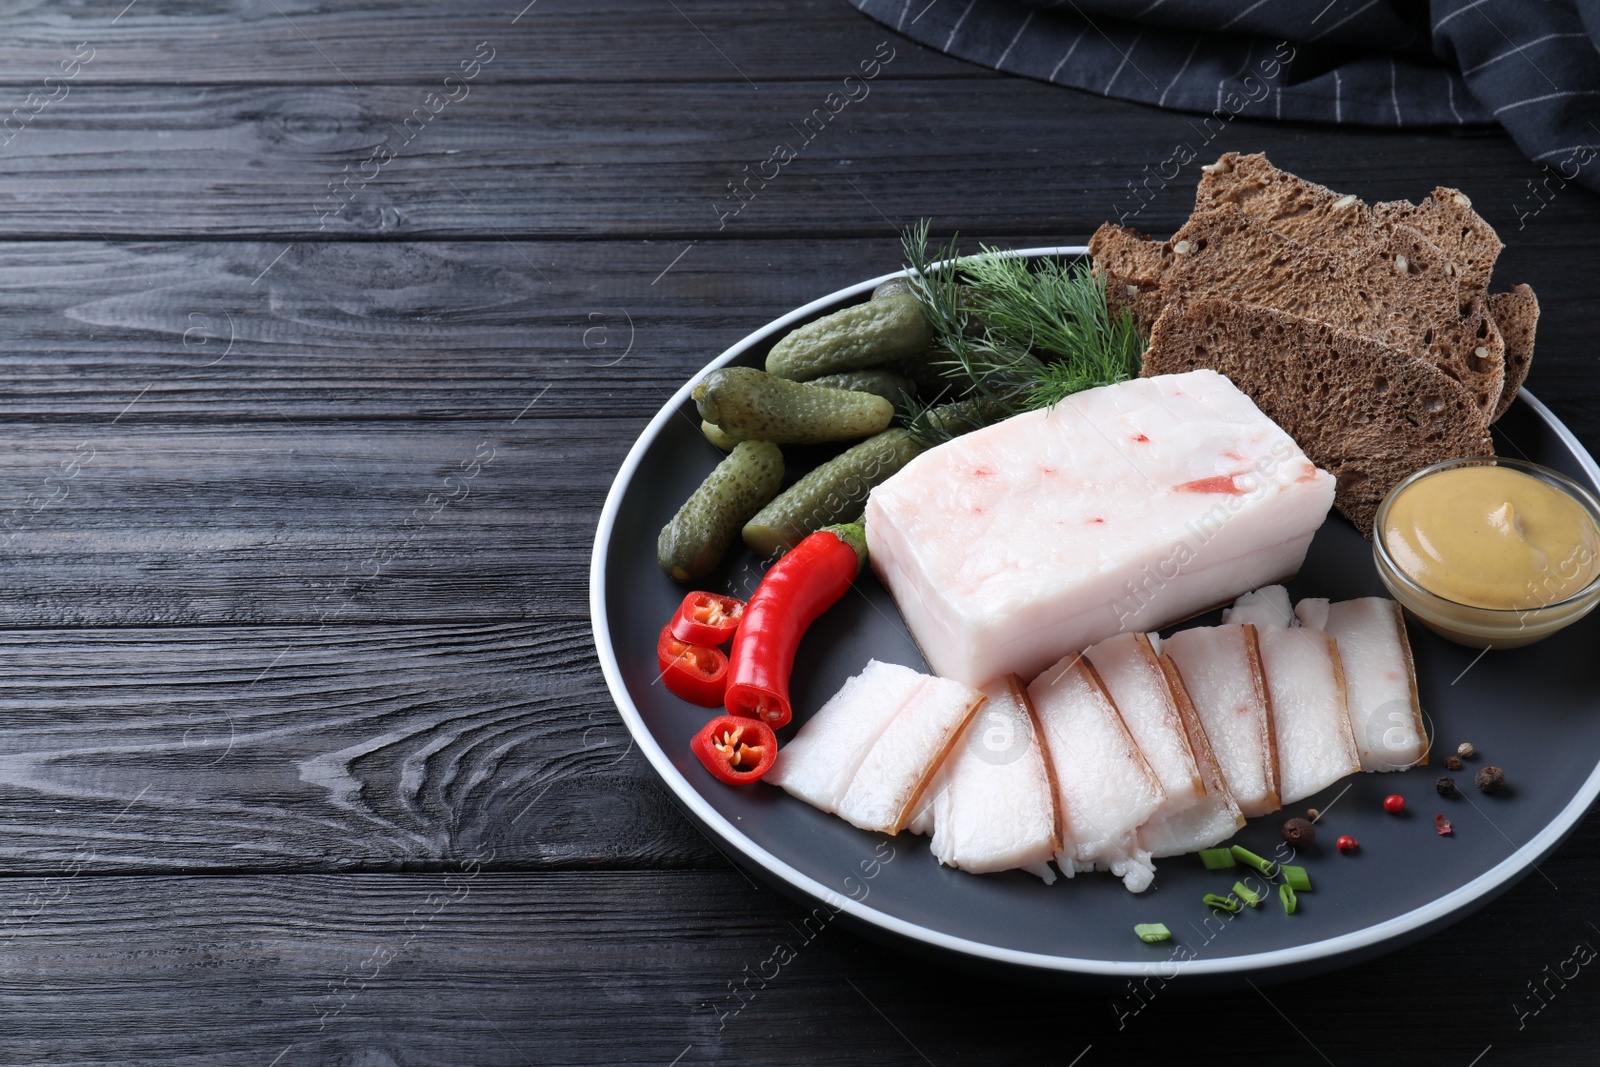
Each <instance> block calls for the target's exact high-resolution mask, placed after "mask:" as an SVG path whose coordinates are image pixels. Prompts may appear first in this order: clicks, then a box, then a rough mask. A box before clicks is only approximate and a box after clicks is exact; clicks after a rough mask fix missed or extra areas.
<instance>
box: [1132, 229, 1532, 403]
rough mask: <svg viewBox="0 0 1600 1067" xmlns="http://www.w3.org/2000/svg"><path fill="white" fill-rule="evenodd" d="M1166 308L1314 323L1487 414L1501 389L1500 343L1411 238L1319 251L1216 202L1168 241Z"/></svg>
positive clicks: (1397, 233)
mask: <svg viewBox="0 0 1600 1067" xmlns="http://www.w3.org/2000/svg"><path fill="white" fill-rule="evenodd" d="M1169 244H1170V245H1171V247H1172V251H1173V253H1174V255H1173V257H1172V262H1171V265H1170V266H1169V267H1168V268H1167V270H1166V271H1165V273H1164V274H1163V275H1162V277H1161V285H1160V291H1161V295H1162V298H1163V300H1164V302H1165V303H1167V304H1179V305H1183V304H1190V303H1194V302H1197V301H1200V300H1207V299H1225V300H1233V301H1237V302H1238V303H1241V304H1251V305H1255V306H1257V307H1263V308H1274V309H1277V310H1279V311H1285V312H1288V313H1290V314H1293V315H1299V316H1301V317H1303V318H1308V319H1315V320H1318V321H1320V322H1325V323H1327V324H1329V325H1330V326H1333V327H1336V328H1338V329H1342V330H1349V331H1351V332H1353V333H1357V334H1360V335H1361V336H1363V337H1367V338H1370V339H1372V340H1375V341H1381V342H1383V343H1385V344H1388V345H1390V346H1392V347H1394V348H1397V349H1400V350H1401V351H1403V352H1405V353H1407V354H1408V355H1412V356H1416V357H1418V358H1422V359H1427V360H1429V361H1431V362H1432V363H1434V364H1435V365H1436V366H1438V367H1439V369H1440V370H1442V371H1443V372H1444V373H1445V374H1447V375H1449V376H1450V377H1452V378H1454V379H1455V380H1456V381H1458V382H1460V383H1462V384H1463V385H1464V386H1465V387H1466V388H1467V390H1468V392H1469V393H1470V394H1471V395H1472V396H1473V398H1474V399H1475V400H1476V402H1477V404H1478V406H1479V407H1480V408H1481V409H1482V410H1483V411H1484V412H1485V413H1486V414H1487V413H1489V412H1492V411H1493V410H1494V407H1495V405H1496V404H1497V403H1498V402H1499V400H1500V393H1501V389H1502V387H1503V385H1504V383H1505V342H1504V340H1503V339H1502V338H1501V336H1500V332H1499V330H1497V329H1496V328H1495V326H1494V322H1493V321H1492V319H1491V318H1490V315H1489V312H1488V308H1487V306H1486V305H1485V304H1484V303H1483V301H1482V298H1481V297H1474V298H1473V299H1472V300H1470V301H1468V302H1466V304H1465V306H1463V302H1462V298H1461V287H1460V283H1459V282H1458V281H1457V279H1456V278H1455V277H1453V276H1451V275H1447V274H1446V273H1445V272H1444V270H1443V266H1444V264H1443V263H1441V261H1440V256H1439V252H1438V249H1437V248H1436V247H1435V246H1434V245H1432V244H1431V243H1430V242H1428V241H1427V240H1426V239H1425V238H1424V237H1423V236H1422V235H1421V234H1419V233H1418V232H1417V231H1415V230H1413V229H1411V228H1409V227H1406V226H1395V227H1394V228H1393V231H1392V232H1390V233H1387V234H1384V233H1376V232H1375V238H1374V240H1373V242H1372V243H1371V244H1368V245H1361V246H1356V247H1354V248H1351V249H1349V250H1345V251H1327V250H1324V249H1321V248H1315V247H1311V246H1308V245H1304V244H1301V243H1299V242H1298V241H1295V240H1293V239H1292V238H1289V237H1286V236H1284V235H1283V234H1281V233H1279V232H1278V231H1277V230H1275V229H1273V228H1272V227H1270V226H1268V225H1266V224H1265V223H1263V222H1260V221H1258V220H1256V219H1254V218H1252V217H1251V216H1250V215H1248V214H1246V213H1245V212H1244V211H1243V210H1242V209H1241V208H1240V207H1239V206H1238V205H1236V204H1232V203H1222V204H1219V205H1217V206H1215V207H1211V208H1207V209H1206V210H1204V211H1198V212H1196V213H1195V214H1194V215H1193V216H1192V217H1191V218H1190V219H1189V221H1188V222H1187V223H1185V224H1184V226H1183V228H1182V229H1180V230H1179V231H1178V232H1177V233H1176V234H1174V235H1173V238H1172V240H1171V241H1170V242H1169Z"/></svg>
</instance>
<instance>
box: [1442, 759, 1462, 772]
mask: <svg viewBox="0 0 1600 1067" xmlns="http://www.w3.org/2000/svg"><path fill="white" fill-rule="evenodd" d="M1444 767H1445V770H1447V771H1459V770H1460V769H1461V760H1460V759H1458V758H1457V757H1455V756H1451V757H1450V758H1449V759H1447V760H1445V761H1444Z"/></svg>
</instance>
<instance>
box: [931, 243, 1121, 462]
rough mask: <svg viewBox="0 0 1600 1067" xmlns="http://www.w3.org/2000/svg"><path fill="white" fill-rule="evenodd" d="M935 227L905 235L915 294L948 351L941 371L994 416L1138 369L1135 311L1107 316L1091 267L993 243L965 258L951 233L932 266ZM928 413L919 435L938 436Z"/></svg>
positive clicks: (1051, 401)
mask: <svg viewBox="0 0 1600 1067" xmlns="http://www.w3.org/2000/svg"><path fill="white" fill-rule="evenodd" d="M928 231H929V223H928V222H927V221H926V220H924V221H923V222H921V223H919V224H918V225H916V226H914V227H912V228H911V229H909V230H908V231H907V232H906V234H905V237H904V241H903V244H904V247H905V252H906V259H907V261H908V262H907V266H908V268H909V272H910V281H911V288H912V291H913V292H914V293H915V294H916V295H917V297H918V299H919V300H920V301H921V302H922V305H923V309H924V312H925V313H926V314H927V316H928V320H929V322H930V324H931V325H932V326H933V329H934V334H935V338H936V342H937V343H938V344H939V345H940V346H941V347H943V348H944V349H946V350H947V351H948V352H949V354H950V358H949V359H948V360H947V361H945V362H946V367H945V371H944V373H945V374H946V376H947V377H950V378H951V379H952V380H953V381H956V382H958V383H960V384H961V385H962V387H963V391H964V393H969V394H971V395H974V396H977V397H981V398H983V399H984V400H985V401H986V402H987V403H986V405H985V406H986V408H987V410H988V411H990V412H995V411H998V412H1000V414H999V415H998V416H997V417H1003V416H1004V415H1007V414H1015V413H1017V412H1020V411H1027V410H1031V409H1034V408H1041V407H1050V406H1052V405H1054V404H1056V403H1059V402H1060V401H1061V400H1062V399H1063V398H1065V397H1067V396H1070V395H1071V394H1073V393H1075V392H1078V391H1080V390H1083V389H1089V388H1093V387H1095V386H1099V385H1110V384H1113V383H1115V382H1120V381H1125V380H1126V379H1128V378H1131V377H1133V376H1134V375H1136V374H1138V373H1139V366H1140V356H1141V354H1142V353H1143V351H1144V337H1143V335H1142V334H1141V333H1140V330H1139V327H1138V324H1137V322H1136V321H1135V320H1134V318H1133V316H1132V315H1131V314H1129V313H1128V312H1127V311H1120V312H1116V313H1113V312H1112V311H1111V310H1110V308H1109V307H1108V305H1107V303H1106V292H1105V284H1104V281H1103V280H1102V279H1101V278H1099V277H1097V276H1096V274H1095V272H1094V270H1093V268H1092V267H1091V266H1090V264H1089V263H1088V261H1086V260H1080V261H1076V262H1071V263H1062V262H1060V261H1057V260H1052V259H1042V260H1030V259H1028V258H1027V257H1024V256H1019V255H1017V254H1016V253H1013V252H1004V251H1001V250H999V249H994V248H989V247H982V248H981V249H980V251H979V254H978V255H975V256H968V257H965V258H960V259H958V258H957V255H956V238H954V237H952V238H951V239H950V241H949V243H948V244H947V245H946V246H945V247H944V248H943V249H941V250H940V251H939V257H938V261H935V260H934V259H932V258H930V256H929V254H928V250H927V249H928ZM925 415H926V412H925V411H919V412H916V413H915V415H914V418H913V423H914V424H915V425H914V427H913V432H929V433H932V432H936V427H932V426H930V423H931V421H932V420H930V419H928V418H925V417H924V416H925Z"/></svg>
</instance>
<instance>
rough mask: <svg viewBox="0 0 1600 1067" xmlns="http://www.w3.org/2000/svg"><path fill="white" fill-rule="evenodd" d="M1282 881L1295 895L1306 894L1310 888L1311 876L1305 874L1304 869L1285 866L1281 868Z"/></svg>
mask: <svg viewBox="0 0 1600 1067" xmlns="http://www.w3.org/2000/svg"><path fill="white" fill-rule="evenodd" d="M1283 880H1284V881H1285V882H1287V883H1288V884H1289V888H1291V889H1293V890H1294V891H1295V892H1297V893H1304V892H1307V891H1308V890H1310V888H1311V876H1310V875H1309V874H1307V873H1306V869H1305V868H1304V867H1289V866H1285V867H1284V868H1283Z"/></svg>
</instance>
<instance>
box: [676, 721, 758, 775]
mask: <svg viewBox="0 0 1600 1067" xmlns="http://www.w3.org/2000/svg"><path fill="white" fill-rule="evenodd" d="M689 750H690V751H691V752H693V753H694V754H695V756H696V757H698V758H699V760H700V762H701V763H703V764H704V765H705V768H706V770H708V771H710V772H711V774H712V775H713V776H714V777H715V778H716V779H717V781H719V782H726V783H728V784H729V785H749V784H750V783H751V782H755V781H759V780H760V779H761V776H762V775H764V774H766V773H767V771H768V770H769V769H770V768H771V767H772V763H773V761H774V760H776V759H777V758H778V737H777V735H776V734H774V733H773V732H772V727H770V726H768V725H767V724H766V723H764V722H762V721H761V720H760V719H749V718H745V717H744V716H740V715H718V716H717V717H716V718H714V719H712V720H711V721H710V722H708V723H706V724H705V725H704V726H702V727H701V728H700V732H699V733H697V734H695V735H694V738H693V739H692V740H691V741H690V742H689Z"/></svg>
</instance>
